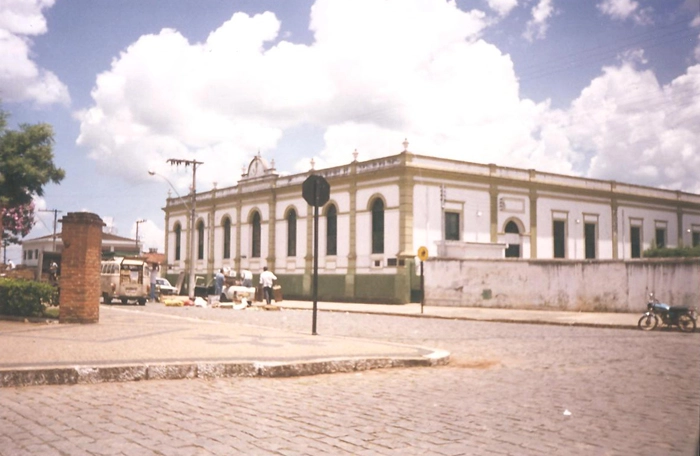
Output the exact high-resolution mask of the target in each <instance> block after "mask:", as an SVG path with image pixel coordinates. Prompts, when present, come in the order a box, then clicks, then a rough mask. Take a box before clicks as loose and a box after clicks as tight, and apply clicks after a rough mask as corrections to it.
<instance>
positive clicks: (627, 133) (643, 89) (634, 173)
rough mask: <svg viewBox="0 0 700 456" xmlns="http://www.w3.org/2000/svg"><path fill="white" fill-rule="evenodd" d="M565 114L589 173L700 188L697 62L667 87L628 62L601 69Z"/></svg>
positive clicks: (629, 180)
mask: <svg viewBox="0 0 700 456" xmlns="http://www.w3.org/2000/svg"><path fill="white" fill-rule="evenodd" d="M569 115H570V122H569V127H568V131H567V134H568V136H569V137H570V138H571V141H572V143H573V144H574V147H575V148H577V149H578V150H580V151H582V152H584V153H587V154H588V155H589V156H592V158H591V161H590V168H589V171H588V175H590V176H591V177H596V178H602V179H615V180H622V181H627V182H635V183H640V184H644V185H651V186H658V187H665V188H671V189H684V190H686V191H692V192H700V183H699V182H700V154H698V149H697V147H698V146H697V145H698V144H700V65H696V66H693V67H690V68H689V69H688V71H687V73H686V74H685V75H683V76H680V77H679V78H677V79H675V80H674V81H672V83H671V84H669V85H666V86H661V85H659V83H658V81H657V79H656V77H655V76H654V74H653V73H652V72H651V71H648V70H638V69H636V68H635V67H634V66H633V64H631V63H624V64H622V65H621V66H619V67H609V68H605V69H604V72H603V75H601V76H599V77H598V78H596V79H594V80H593V81H592V82H591V84H590V85H589V86H588V87H587V88H586V89H585V90H584V91H583V92H582V93H581V96H580V97H579V98H578V99H577V100H575V101H574V103H573V104H572V108H571V110H570V112H569ZM623 169H624V173H622V171H621V170H623Z"/></svg>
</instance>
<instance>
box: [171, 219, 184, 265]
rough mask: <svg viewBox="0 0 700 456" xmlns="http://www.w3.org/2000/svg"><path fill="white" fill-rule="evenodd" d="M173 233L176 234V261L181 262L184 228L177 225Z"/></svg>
mask: <svg viewBox="0 0 700 456" xmlns="http://www.w3.org/2000/svg"><path fill="white" fill-rule="evenodd" d="M173 231H174V232H175V261H179V260H180V255H181V254H182V251H181V248H182V226H180V224H179V223H176V224H175V227H174V228H173Z"/></svg>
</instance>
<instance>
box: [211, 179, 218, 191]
mask: <svg viewBox="0 0 700 456" xmlns="http://www.w3.org/2000/svg"><path fill="white" fill-rule="evenodd" d="M212 184H213V186H214V190H216V186H217V184H218V182H216V181H214V182H213V183H212Z"/></svg>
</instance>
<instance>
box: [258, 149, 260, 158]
mask: <svg viewBox="0 0 700 456" xmlns="http://www.w3.org/2000/svg"><path fill="white" fill-rule="evenodd" d="M259 156H260V149H258V157H259Z"/></svg>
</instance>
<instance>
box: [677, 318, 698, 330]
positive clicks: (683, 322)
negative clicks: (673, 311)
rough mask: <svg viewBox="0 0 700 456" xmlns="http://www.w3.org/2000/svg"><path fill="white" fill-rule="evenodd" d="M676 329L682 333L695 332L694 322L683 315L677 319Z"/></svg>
mask: <svg viewBox="0 0 700 456" xmlns="http://www.w3.org/2000/svg"><path fill="white" fill-rule="evenodd" d="M678 327H679V328H680V329H681V331H683V332H693V331H695V320H693V319H692V318H691V317H690V315H688V314H683V315H681V316H679V317H678Z"/></svg>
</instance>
